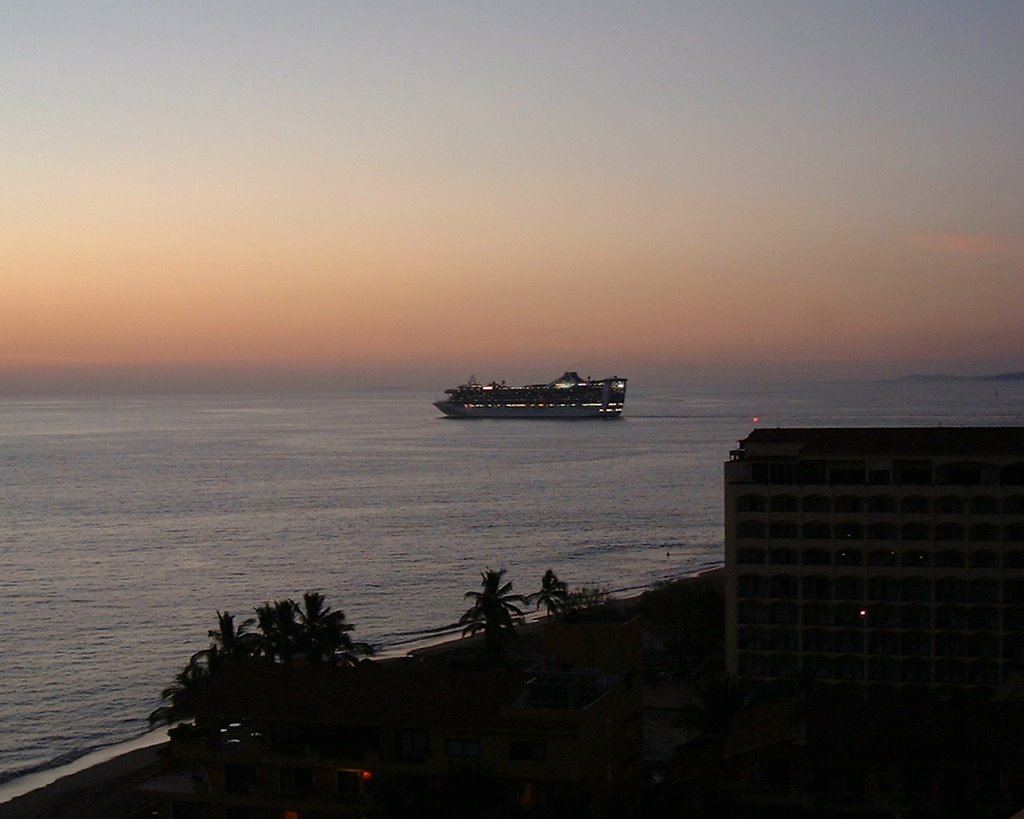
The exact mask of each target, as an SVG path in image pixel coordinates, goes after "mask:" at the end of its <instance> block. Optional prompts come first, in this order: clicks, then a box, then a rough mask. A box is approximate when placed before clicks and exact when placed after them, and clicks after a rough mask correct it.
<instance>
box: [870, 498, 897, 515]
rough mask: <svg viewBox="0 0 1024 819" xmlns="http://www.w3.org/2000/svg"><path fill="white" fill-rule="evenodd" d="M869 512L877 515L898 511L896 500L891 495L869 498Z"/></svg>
mask: <svg viewBox="0 0 1024 819" xmlns="http://www.w3.org/2000/svg"><path fill="white" fill-rule="evenodd" d="M868 511H869V512H873V513H875V514H879V513H892V512H895V511H896V498H894V497H892V496H891V495H874V496H872V497H870V498H868Z"/></svg>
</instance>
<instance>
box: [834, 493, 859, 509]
mask: <svg viewBox="0 0 1024 819" xmlns="http://www.w3.org/2000/svg"><path fill="white" fill-rule="evenodd" d="M863 506H864V502H863V501H862V500H861V499H860V498H858V497H857V496H856V495H842V496H841V497H838V498H836V499H835V503H834V504H833V507H832V508H833V510H834V511H836V512H843V513H849V512H859V511H860V510H861V509H862V508H863Z"/></svg>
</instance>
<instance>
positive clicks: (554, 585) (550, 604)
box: [525, 569, 569, 617]
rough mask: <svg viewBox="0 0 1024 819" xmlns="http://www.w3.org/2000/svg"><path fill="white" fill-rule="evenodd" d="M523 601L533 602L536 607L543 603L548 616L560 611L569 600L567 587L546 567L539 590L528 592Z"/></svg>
mask: <svg viewBox="0 0 1024 819" xmlns="http://www.w3.org/2000/svg"><path fill="white" fill-rule="evenodd" d="M525 602H526V604H527V605H529V604H530V603H535V604H536V606H537V608H538V609H539V608H540V607H541V605H543V606H544V607H545V608H546V609H547V612H548V617H553V616H554V615H556V614H559V613H561V612H562V610H563V609H564V608H565V607H566V604H567V603H568V602H569V587H568V586H567V585H566V584H565V583H564V582H562V581H561V580H559V579H558V575H556V574H555V573H554V572H553V571H552V570H551V569H548V570H547V571H546V572H544V577H543V578H541V582H540V591H536V592H534V593H533V594H528V595H527V596H526V598H525Z"/></svg>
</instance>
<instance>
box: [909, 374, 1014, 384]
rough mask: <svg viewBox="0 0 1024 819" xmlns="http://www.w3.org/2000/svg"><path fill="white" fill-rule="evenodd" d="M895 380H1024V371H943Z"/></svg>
mask: <svg viewBox="0 0 1024 819" xmlns="http://www.w3.org/2000/svg"><path fill="white" fill-rule="evenodd" d="M893 380H894V381H915V382H920V381H1024V372H1019V373H998V374H996V375H943V374H941V373H938V374H933V375H929V374H926V373H918V374H914V375H905V376H903V377H902V378H896V379H893Z"/></svg>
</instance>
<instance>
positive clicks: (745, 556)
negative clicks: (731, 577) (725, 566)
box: [736, 546, 768, 565]
mask: <svg viewBox="0 0 1024 819" xmlns="http://www.w3.org/2000/svg"><path fill="white" fill-rule="evenodd" d="M767 559H768V555H767V554H766V553H765V550H764V549H757V548H754V547H752V546H747V547H745V548H743V549H740V550H739V551H737V552H736V562H737V563H739V564H741V565H754V564H758V563H766V562H767Z"/></svg>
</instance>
